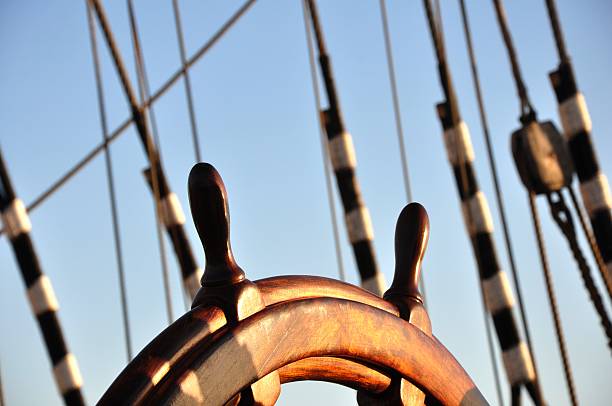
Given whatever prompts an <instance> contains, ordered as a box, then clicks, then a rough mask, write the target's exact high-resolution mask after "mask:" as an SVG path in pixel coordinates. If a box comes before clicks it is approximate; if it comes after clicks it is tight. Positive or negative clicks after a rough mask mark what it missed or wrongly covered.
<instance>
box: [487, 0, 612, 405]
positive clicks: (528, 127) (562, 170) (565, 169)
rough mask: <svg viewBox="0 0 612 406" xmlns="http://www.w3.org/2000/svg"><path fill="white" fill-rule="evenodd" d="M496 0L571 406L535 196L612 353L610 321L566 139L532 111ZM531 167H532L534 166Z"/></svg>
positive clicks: (518, 157)
mask: <svg viewBox="0 0 612 406" xmlns="http://www.w3.org/2000/svg"><path fill="white" fill-rule="evenodd" d="M493 1H494V4H495V11H496V15H497V20H498V23H499V26H500V29H501V31H502V36H503V39H504V43H505V46H506V49H507V51H508V55H509V57H510V62H511V65H512V72H513V76H514V79H515V83H516V85H517V89H518V92H519V97H520V98H521V106H522V109H524V108H525V105H527V106H528V111H525V110H522V114H521V117H520V120H521V122H522V124H523V126H522V127H521V129H520V130H518V131H516V132H515V133H514V134H513V135H512V146H513V155H514V158H515V161H516V165H517V169H518V171H519V174H520V175H521V180H522V181H523V183H524V185H525V187H526V188H527V190H528V192H529V199H530V206H531V212H532V217H534V218H533V221H534V225H536V232H537V233H538V248H539V250H540V255H541V257H542V267H543V268H544V269H543V270H544V273H545V278H546V280H547V291H548V295H549V300H550V303H551V310H552V313H553V318H554V319H555V327H556V333H557V340H558V342H559V348H560V351H561V357H562V360H563V366H564V370H565V375H566V382H567V385H568V391H569V392H570V398H571V401H572V403H573V404H576V403H577V399H576V395H575V388H574V383H573V380H572V379H571V369H570V365H569V359H568V357H567V354H566V350H565V343H564V340H563V332H562V330H561V326H560V321H559V320H558V319H559V316H558V309H557V307H556V300H555V297H554V292H553V289H552V281H550V275H548V274H549V272H550V271H549V270H548V263H547V261H546V260H545V253H544V244H543V241H542V240H543V237H542V235H541V230H540V227H539V220H538V219H537V218H536V216H537V209H536V207H535V202H534V200H535V193H538V194H545V195H546V198H547V200H548V204H549V207H550V210H551V214H552V216H553V218H554V220H555V221H556V222H557V224H558V226H559V227H560V228H561V231H562V233H563V235H564V237H565V238H566V240H567V241H568V243H569V245H570V248H571V250H572V254H573V255H574V258H575V259H576V261H577V263H578V268H579V270H580V273H581V276H582V279H583V282H584V283H585V286H586V288H587V290H588V293H589V297H590V299H591V301H592V303H593V306H594V307H595V309H596V310H597V312H598V315H599V317H600V321H601V323H602V325H603V326H604V331H605V333H606V335H607V336H608V338H609V340H610V342H609V346H610V347H611V348H612V331H611V330H612V328H611V327H610V321H609V318H608V317H607V315H605V309H604V308H603V303H602V302H601V297H600V296H599V292H598V291H597V288H596V286H595V284H594V283H593V281H592V279H591V277H590V270H589V268H588V265H587V263H586V260H585V259H584V255H583V254H582V252H581V249H580V246H579V245H578V242H577V239H576V235H575V231H574V228H573V223H571V221H572V220H571V215H570V211H569V209H568V208H567V205H566V204H565V202H564V200H563V195H562V194H561V193H562V190H563V188H566V187H567V188H570V187H571V180H572V177H573V169H572V168H571V163H570V155H569V154H568V153H567V151H566V149H565V140H563V139H562V136H561V135H560V134H559V133H558V131H557V130H556V128H555V127H554V125H553V124H552V123H550V122H546V123H538V122H537V121H536V114H535V111H534V110H533V107H532V106H531V103H530V101H529V99H528V96H527V89H526V88H525V86H524V83H523V80H522V77H521V74H520V68H519V65H518V58H517V55H516V51H515V49H514V46H513V44H512V38H511V36H510V31H509V28H508V21H507V18H506V15H505V11H504V9H503V6H502V3H501V0H493ZM530 140H531V141H530ZM539 143H540V144H541V145H540V144H539ZM545 145H547V147H545ZM531 162H533V164H532V163H531ZM552 195H554V196H556V197H557V199H556V200H554V199H552ZM587 239H588V236H587Z"/></svg>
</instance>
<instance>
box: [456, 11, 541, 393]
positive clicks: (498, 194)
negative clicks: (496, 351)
mask: <svg viewBox="0 0 612 406" xmlns="http://www.w3.org/2000/svg"><path fill="white" fill-rule="evenodd" d="M459 5H460V9H461V19H462V23H463V32H464V34H465V40H466V45H467V51H468V56H469V59H470V68H471V71H472V81H473V84H474V91H475V93H476V101H477V104H478V112H479V116H480V126H481V128H482V132H483V136H484V140H485V145H486V148H487V158H488V161H489V169H490V172H491V178H492V179H493V188H494V190H495V199H496V202H497V207H498V212H499V219H500V222H501V224H502V230H503V235H504V243H505V246H506V253H507V255H508V262H509V264H510V271H511V273H512V279H513V282H514V288H515V290H516V297H517V301H518V307H519V313H520V317H521V320H522V325H523V330H524V331H525V340H526V341H527V346H528V347H529V351H530V352H531V354H532V361H533V367H534V369H535V370H536V371H537V370H538V367H537V364H536V359H535V356H534V354H535V351H534V347H533V344H532V340H531V329H530V328H529V323H528V320H527V310H526V307H525V302H524V301H523V292H522V288H521V283H520V280H519V274H518V269H517V266H516V260H515V256H514V248H513V245H512V240H511V237H510V229H509V227H508V219H507V215H506V208H505V203H504V198H503V194H502V190H501V183H500V181H499V175H498V172H497V163H496V159H495V154H494V153H493V143H492V141H491V134H490V130H489V120H488V118H487V113H486V110H485V106H484V98H483V95H482V87H481V85H480V75H479V73H478V65H477V62H476V53H475V52H474V45H473V41H472V32H471V29H470V22H469V18H468V14H467V9H466V6H465V1H464V0H459ZM538 385H539V383H538ZM540 393H541V391H540Z"/></svg>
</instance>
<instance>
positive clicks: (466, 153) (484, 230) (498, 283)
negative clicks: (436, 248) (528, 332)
mask: <svg viewBox="0 0 612 406" xmlns="http://www.w3.org/2000/svg"><path fill="white" fill-rule="evenodd" d="M423 3H424V8H425V13H426V16H427V22H428V25H429V29H430V34H431V37H432V40H433V44H434V49H435V53H436V57H437V60H438V70H439V75H440V82H441V85H442V88H443V90H444V95H445V101H443V102H442V103H439V104H438V105H437V109H438V115H439V118H440V121H441V123H442V128H443V130H444V142H445V146H446V150H447V158H448V160H449V162H450V164H451V166H452V169H453V172H454V175H455V183H456V187H457V190H458V193H459V198H460V200H461V206H462V212H463V217H464V221H465V224H466V228H467V231H468V235H469V238H470V242H471V245H472V249H473V251H474V256H475V257H476V262H477V265H478V272H479V276H480V287H481V293H482V295H483V298H484V302H485V304H486V309H487V311H488V312H489V313H490V314H491V317H492V319H493V323H494V325H495V330H496V333H497V338H498V341H499V344H500V347H501V350H502V359H503V361H504V368H505V371H506V375H507V378H508V381H509V383H510V385H511V387H512V388H513V389H516V388H517V387H519V388H520V387H521V386H523V385H524V386H525V387H526V389H527V390H528V392H529V394H530V395H531V397H532V399H534V401H535V402H536V403H538V401H537V399H541V391H540V388H539V385H538V379H537V372H536V370H535V368H534V365H533V362H532V354H531V351H530V349H529V347H528V346H526V345H525V343H524V342H523V340H522V339H521V337H520V335H519V330H518V328H517V325H516V321H515V319H514V314H513V307H514V298H513V293H512V289H511V287H510V284H509V282H508V280H507V277H506V274H505V272H504V271H503V270H502V269H501V267H500V266H499V260H498V258H497V252H496V249H495V244H494V240H493V221H492V219H491V213H490V211H489V206H488V203H487V199H486V196H485V195H484V193H483V192H482V191H481V190H480V187H479V186H478V181H477V178H476V172H475V168H474V165H473V161H474V159H475V158H474V151H473V147H472V143H471V139H470V135H469V130H468V128H467V125H466V124H465V123H464V122H463V120H462V119H461V116H460V114H459V106H458V103H457V100H456V96H455V93H454V88H453V85H452V82H451V76H450V71H449V68H448V65H447V63H446V55H445V49H444V41H443V37H442V34H441V30H439V29H438V28H439V25H440V23H441V20H436V17H435V16H434V13H433V11H432V8H433V7H432V4H431V1H430V0H424V1H423ZM438 15H440V13H438ZM485 326H486V327H488V323H486V322H485ZM490 350H491V351H493V349H492V348H490ZM492 360H495V358H494V357H492ZM512 393H513V394H516V393H519V394H520V390H519V391H518V392H517V391H516V390H513V391H512ZM514 399H515V400H516V398H514ZM519 399H520V398H519Z"/></svg>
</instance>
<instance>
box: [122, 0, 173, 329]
mask: <svg viewBox="0 0 612 406" xmlns="http://www.w3.org/2000/svg"><path fill="white" fill-rule="evenodd" d="M127 8H128V15H129V21H130V30H131V33H132V45H133V50H134V61H135V65H136V76H137V77H138V91H139V94H140V102H141V104H142V103H143V102H144V101H145V100H146V99H148V98H149V94H150V91H149V82H148V79H147V76H146V71H145V66H144V58H143V55H142V49H141V47H140V39H139V35H138V27H137V25H136V16H135V15H134V8H133V2H132V0H127ZM147 113H148V114H147ZM147 119H150V122H151V129H152V133H153V140H151V139H150V137H146V145H147V147H146V150H147V153H148V155H149V163H150V168H151V189H153V197H154V200H155V202H154V205H155V228H156V232H157V241H158V246H159V258H160V262H161V268H162V281H163V286H164V297H165V300H166V314H167V317H168V325H170V324H171V323H172V321H173V320H174V315H173V310H172V292H171V289H170V272H169V270H168V258H167V255H166V244H165V241H164V236H163V230H162V221H163V220H162V216H163V213H162V207H161V193H160V185H159V176H158V172H159V171H160V170H161V167H162V163H161V151H160V145H159V133H158V131H157V121H156V120H155V111H154V110H153V106H149V107H148V108H147V107H145V108H143V109H142V120H143V121H147Z"/></svg>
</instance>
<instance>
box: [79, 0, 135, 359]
mask: <svg viewBox="0 0 612 406" xmlns="http://www.w3.org/2000/svg"><path fill="white" fill-rule="evenodd" d="M85 3H86V7H87V23H88V28H89V38H90V43H91V54H92V60H93V65H94V75H95V80H96V91H97V96H98V110H99V115H100V126H101V129H102V139H103V141H104V161H105V167H106V180H107V183H108V194H109V199H110V210H111V218H112V224H113V238H114V242H115V257H116V261H117V274H118V275H117V276H118V279H119V295H120V298H121V311H122V316H123V329H124V335H125V348H126V355H127V360H128V362H129V361H131V360H132V339H131V334H130V321H129V312H128V302H127V286H126V280H125V270H124V261H123V251H122V248H121V231H120V226H119V213H118V210H117V193H116V190H115V176H114V174H113V164H112V159H111V151H110V148H109V147H108V139H109V135H108V123H107V115H106V106H105V103H104V88H103V85H102V72H101V66H100V57H99V55H98V42H97V39H96V27H95V23H94V16H93V11H92V9H91V5H90V4H89V2H87V1H85Z"/></svg>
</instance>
